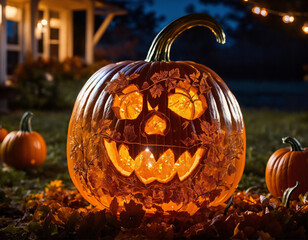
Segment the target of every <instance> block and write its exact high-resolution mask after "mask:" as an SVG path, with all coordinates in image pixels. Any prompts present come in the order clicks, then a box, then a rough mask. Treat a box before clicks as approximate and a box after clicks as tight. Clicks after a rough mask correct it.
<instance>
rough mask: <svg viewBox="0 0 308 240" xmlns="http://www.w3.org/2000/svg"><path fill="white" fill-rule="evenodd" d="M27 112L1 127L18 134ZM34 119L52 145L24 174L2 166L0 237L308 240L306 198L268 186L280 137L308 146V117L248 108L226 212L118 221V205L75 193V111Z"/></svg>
mask: <svg viewBox="0 0 308 240" xmlns="http://www.w3.org/2000/svg"><path fill="white" fill-rule="evenodd" d="M22 114H23V112H20V111H18V112H13V113H12V114H9V115H0V123H1V125H2V126H3V127H5V128H6V129H8V131H13V130H16V129H17V128H18V125H19V120H20V117H21V116H22ZM34 114H35V116H34V118H33V121H32V126H33V130H35V131H37V132H40V133H41V135H42V136H43V137H44V139H45V141H46V143H47V151H48V155H47V159H46V161H45V163H44V164H43V165H42V166H41V167H39V168H36V169H29V170H26V171H21V170H14V169H12V168H8V167H4V166H2V165H1V164H0V239H98V238H101V239H185V238H190V239H194V238H195V239H196V238H197V239H198V238H199V239H213V238H224V239H225V238H233V239H247V238H248V239H273V238H276V239H277V238H278V239H279V238H281V239H287V238H289V239H308V202H307V196H301V197H300V198H298V199H296V200H293V201H291V202H290V206H289V208H287V207H285V206H284V205H283V204H282V203H281V200H280V199H276V198H273V197H271V196H270V195H269V193H268V191H267V189H266V185H265V181H264V170H265V166H266V162H267V160H268V158H269V156H270V155H271V154H272V153H273V152H274V151H275V150H277V149H279V148H282V147H285V146H284V145H283V144H282V143H281V138H282V137H286V136H288V135H290V136H294V137H296V138H297V139H298V140H299V141H300V142H301V143H302V146H308V125H307V122H308V112H297V113H294V112H293V113H292V112H284V111H273V110H266V109H263V110H253V109H244V111H243V115H244V119H245V125H246V131H247V154H246V166H245V172H244V175H243V177H242V180H241V182H240V184H239V190H238V191H237V192H236V193H235V194H234V199H233V205H232V206H231V207H230V208H229V209H227V211H226V210H225V207H226V206H220V207H212V208H206V207H205V206H204V207H202V208H201V209H200V211H199V212H197V213H196V214H195V215H194V216H192V217H188V216H187V215H185V214H182V213H177V212H171V213H170V214H169V215H163V214H162V213H160V212H157V213H156V214H155V215H147V214H145V212H144V211H143V209H142V208H141V205H138V204H136V203H134V202H128V203H127V204H126V206H125V209H124V210H123V211H122V212H121V214H120V215H119V216H115V214H114V213H115V212H116V210H117V202H116V201H113V203H112V205H111V206H110V208H109V209H106V210H103V211H100V210H98V209H95V208H93V207H92V206H91V205H89V204H88V203H87V202H86V201H85V200H84V199H83V198H82V197H81V196H80V194H79V193H78V192H77V191H76V190H75V188H74V186H73V184H72V182H71V180H70V177H69V174H68V170H67V163H66V150H65V146H66V134H67V126H68V121H69V117H70V112H69V111H66V112H40V111H34ZM251 187H252V188H253V189H252V190H251ZM248 188H250V190H249V191H246V190H247V189H248ZM226 205H227V204H226Z"/></svg>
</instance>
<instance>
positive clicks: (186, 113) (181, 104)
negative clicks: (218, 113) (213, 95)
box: [168, 82, 207, 120]
mask: <svg viewBox="0 0 308 240" xmlns="http://www.w3.org/2000/svg"><path fill="white" fill-rule="evenodd" d="M178 85H179V87H177V88H175V93H171V94H169V95H168V108H169V109H170V110H171V111H173V112H175V113H176V114H177V115H179V116H181V117H182V118H185V119H188V120H193V119H196V118H198V117H200V116H201V115H202V114H203V113H204V111H205V110H206V109H207V103H206V100H205V97H204V96H203V95H198V93H197V89H196V88H194V87H191V86H189V87H188V86H186V85H185V84H184V83H181V82H180V83H179V84H178Z"/></svg>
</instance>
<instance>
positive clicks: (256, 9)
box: [251, 7, 261, 14]
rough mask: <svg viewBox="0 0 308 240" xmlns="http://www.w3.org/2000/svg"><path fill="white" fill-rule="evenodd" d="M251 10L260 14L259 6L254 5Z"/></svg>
mask: <svg viewBox="0 0 308 240" xmlns="http://www.w3.org/2000/svg"><path fill="white" fill-rule="evenodd" d="M251 11H252V12H253V13H254V14H260V12H261V9H260V8H259V7H254V8H253V9H252V10H251Z"/></svg>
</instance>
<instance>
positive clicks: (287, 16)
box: [282, 14, 294, 23]
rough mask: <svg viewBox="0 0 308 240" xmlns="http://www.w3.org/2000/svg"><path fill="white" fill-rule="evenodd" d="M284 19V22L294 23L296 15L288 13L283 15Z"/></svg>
mask: <svg viewBox="0 0 308 240" xmlns="http://www.w3.org/2000/svg"><path fill="white" fill-rule="evenodd" d="M282 21H283V22H284V23H292V22H294V17H293V16H292V15H287V14H286V15H283V17H282Z"/></svg>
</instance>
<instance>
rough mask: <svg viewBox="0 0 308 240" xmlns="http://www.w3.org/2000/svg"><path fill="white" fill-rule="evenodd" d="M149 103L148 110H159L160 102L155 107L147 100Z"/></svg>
mask: <svg viewBox="0 0 308 240" xmlns="http://www.w3.org/2000/svg"><path fill="white" fill-rule="evenodd" d="M147 105H148V110H149V111H152V110H155V111H158V104H157V106H156V107H154V108H153V107H152V106H151V104H150V103H149V101H147Z"/></svg>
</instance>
